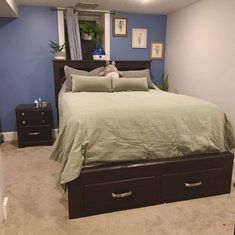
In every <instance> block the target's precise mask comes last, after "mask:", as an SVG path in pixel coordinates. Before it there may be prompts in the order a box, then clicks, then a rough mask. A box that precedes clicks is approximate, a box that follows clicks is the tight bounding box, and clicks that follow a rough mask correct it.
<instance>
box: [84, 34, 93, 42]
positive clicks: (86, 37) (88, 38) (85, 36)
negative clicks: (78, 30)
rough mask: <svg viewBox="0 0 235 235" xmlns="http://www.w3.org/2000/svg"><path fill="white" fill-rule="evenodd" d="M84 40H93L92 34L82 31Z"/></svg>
mask: <svg viewBox="0 0 235 235" xmlns="http://www.w3.org/2000/svg"><path fill="white" fill-rule="evenodd" d="M82 40H84V41H91V40H92V36H90V35H89V34H87V33H82Z"/></svg>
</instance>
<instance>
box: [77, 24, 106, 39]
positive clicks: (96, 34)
mask: <svg viewBox="0 0 235 235" xmlns="http://www.w3.org/2000/svg"><path fill="white" fill-rule="evenodd" d="M79 26H80V29H81V36H82V39H83V40H92V41H95V42H97V41H98V42H101V36H102V34H103V33H104V30H103V28H102V27H101V26H99V25H98V24H94V23H92V22H89V21H81V22H80V23H79Z"/></svg>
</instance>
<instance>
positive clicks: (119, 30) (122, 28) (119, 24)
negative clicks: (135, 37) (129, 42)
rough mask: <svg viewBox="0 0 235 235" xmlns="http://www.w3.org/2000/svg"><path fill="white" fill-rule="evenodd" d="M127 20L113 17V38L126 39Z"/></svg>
mask: <svg viewBox="0 0 235 235" xmlns="http://www.w3.org/2000/svg"><path fill="white" fill-rule="evenodd" d="M127 32H128V19H127V18H126V17H113V37H127Z"/></svg>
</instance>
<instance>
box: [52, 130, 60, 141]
mask: <svg viewBox="0 0 235 235" xmlns="http://www.w3.org/2000/svg"><path fill="white" fill-rule="evenodd" d="M58 133H59V131H58V129H52V138H53V139H56V138H57V136H58Z"/></svg>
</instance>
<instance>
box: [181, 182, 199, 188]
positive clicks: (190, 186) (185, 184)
mask: <svg viewBox="0 0 235 235" xmlns="http://www.w3.org/2000/svg"><path fill="white" fill-rule="evenodd" d="M201 185H202V181H199V182H196V183H184V186H185V187H186V188H195V187H199V186H201Z"/></svg>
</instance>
